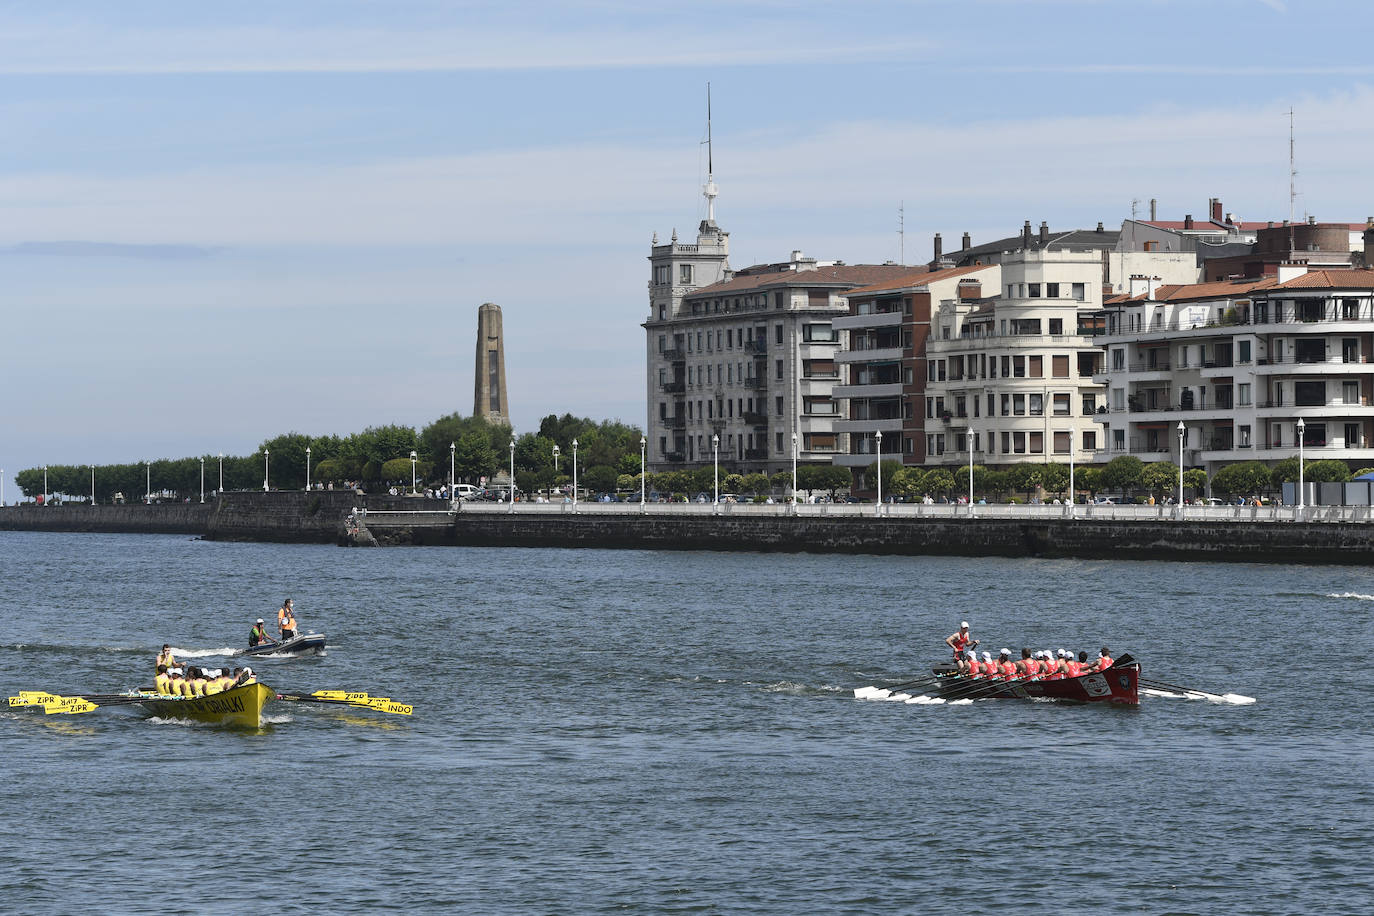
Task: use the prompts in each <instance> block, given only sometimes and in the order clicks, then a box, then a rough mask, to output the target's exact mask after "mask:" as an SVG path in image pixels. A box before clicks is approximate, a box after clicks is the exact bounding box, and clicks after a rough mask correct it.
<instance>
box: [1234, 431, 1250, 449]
mask: <svg viewBox="0 0 1374 916" xmlns="http://www.w3.org/2000/svg"><path fill="white" fill-rule="evenodd" d="M1236 445H1237V446H1239V447H1240V448H1249V447H1250V427H1249V426H1237V427H1236Z"/></svg>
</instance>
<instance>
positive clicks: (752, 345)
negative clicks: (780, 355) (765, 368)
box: [744, 338, 768, 356]
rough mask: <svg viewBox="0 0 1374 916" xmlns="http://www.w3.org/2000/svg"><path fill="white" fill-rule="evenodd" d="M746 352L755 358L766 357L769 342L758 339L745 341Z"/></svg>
mask: <svg viewBox="0 0 1374 916" xmlns="http://www.w3.org/2000/svg"><path fill="white" fill-rule="evenodd" d="M744 352H745V353H752V354H753V355H755V356H765V355H767V353H768V341H766V340H759V339H758V338H754V339H753V340H748V341H745V343H744Z"/></svg>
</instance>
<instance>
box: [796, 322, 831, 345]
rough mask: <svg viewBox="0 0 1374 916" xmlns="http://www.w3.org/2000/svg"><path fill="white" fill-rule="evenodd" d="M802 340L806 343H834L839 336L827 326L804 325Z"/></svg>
mask: <svg viewBox="0 0 1374 916" xmlns="http://www.w3.org/2000/svg"><path fill="white" fill-rule="evenodd" d="M802 340H804V341H806V342H807V343H835V342H836V341H838V340H839V335H838V334H837V333H836V331H835V329H834V328H832V327H831V326H830V325H828V324H804V325H802Z"/></svg>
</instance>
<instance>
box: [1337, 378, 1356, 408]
mask: <svg viewBox="0 0 1374 916" xmlns="http://www.w3.org/2000/svg"><path fill="white" fill-rule="evenodd" d="M1341 401H1342V402H1343V403H1345V404H1358V403H1360V383H1359V382H1356V381H1351V380H1349V379H1347V380H1346V381H1343V382H1341Z"/></svg>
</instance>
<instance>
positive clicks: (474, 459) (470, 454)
mask: <svg viewBox="0 0 1374 916" xmlns="http://www.w3.org/2000/svg"><path fill="white" fill-rule="evenodd" d="M455 445H456V448H455V449H454V473H456V474H457V475H458V479H459V480H461V481H465V482H467V483H474V484H475V483H476V482H477V481H478V480H479V479H480V478H482V477H487V478H490V477H492V476H494V475H495V474H496V469H497V468H498V467H499V466H500V464H499V461H498V459H497V452H496V450H495V449H493V448H492V447H491V437H490V436H489V435H488V434H487V432H486V430H479V429H469V430H468V431H467V432H465V433H463V434H462V435H460V436H459V437H458V441H457V442H456V443H455Z"/></svg>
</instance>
